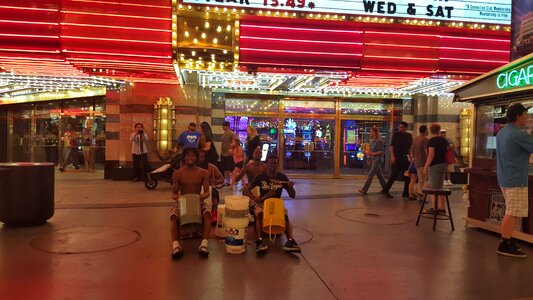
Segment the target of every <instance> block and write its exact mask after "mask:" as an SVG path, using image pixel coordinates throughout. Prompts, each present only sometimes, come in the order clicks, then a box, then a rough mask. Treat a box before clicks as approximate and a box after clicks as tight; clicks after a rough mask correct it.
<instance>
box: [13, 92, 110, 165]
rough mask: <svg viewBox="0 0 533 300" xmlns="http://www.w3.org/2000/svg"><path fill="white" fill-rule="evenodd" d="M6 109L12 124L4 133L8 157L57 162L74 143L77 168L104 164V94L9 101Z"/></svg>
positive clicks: (17, 159) (21, 159) (15, 159)
mask: <svg viewBox="0 0 533 300" xmlns="http://www.w3.org/2000/svg"><path fill="white" fill-rule="evenodd" d="M6 111H10V112H11V116H12V117H11V118H10V120H8V121H7V122H8V123H9V122H10V123H11V126H12V128H13V131H12V132H11V133H9V132H8V137H7V141H8V143H7V148H8V150H7V153H8V155H7V160H8V161H33V162H52V163H56V164H59V163H62V162H63V160H64V159H65V155H66V152H67V151H66V150H67V149H68V148H69V147H70V148H73V147H74V148H75V149H76V151H77V156H76V157H77V159H78V160H77V162H78V164H79V166H80V168H82V169H85V168H86V169H90V170H93V169H95V168H96V167H95V164H97V165H98V166H99V167H98V168H101V167H103V163H104V162H105V98H103V97H99V98H86V99H73V100H63V101H49V102H37V103H29V104H19V105H10V106H9V107H8V108H7V109H6ZM67 132H68V134H66V133H67ZM66 136H68V138H65V137H66ZM73 157H74V156H73ZM73 157H72V158H73ZM86 160H87V161H88V162H90V164H89V165H86V164H85V161H86Z"/></svg>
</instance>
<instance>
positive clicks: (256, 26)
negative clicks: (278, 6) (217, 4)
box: [241, 24, 363, 34]
mask: <svg viewBox="0 0 533 300" xmlns="http://www.w3.org/2000/svg"><path fill="white" fill-rule="evenodd" d="M241 27H251V28H264V29H281V30H298V31H319V32H344V33H357V34H361V33H363V32H362V31H352V30H335V29H318V28H301V27H281V26H264V25H249V24H241Z"/></svg>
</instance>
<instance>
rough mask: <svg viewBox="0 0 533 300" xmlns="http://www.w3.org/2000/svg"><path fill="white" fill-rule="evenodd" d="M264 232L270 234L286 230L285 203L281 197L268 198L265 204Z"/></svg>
mask: <svg viewBox="0 0 533 300" xmlns="http://www.w3.org/2000/svg"><path fill="white" fill-rule="evenodd" d="M263 232H265V233H268V234H270V235H274V234H282V233H283V232H285V205H284V204H283V200H281V199H279V198H268V199H266V200H265V203H264V205H263Z"/></svg>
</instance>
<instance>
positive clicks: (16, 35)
mask: <svg viewBox="0 0 533 300" xmlns="http://www.w3.org/2000/svg"><path fill="white" fill-rule="evenodd" d="M0 36H12V37H31V38H41V39H58V38H59V36H55V35H31V34H12V33H0Z"/></svg>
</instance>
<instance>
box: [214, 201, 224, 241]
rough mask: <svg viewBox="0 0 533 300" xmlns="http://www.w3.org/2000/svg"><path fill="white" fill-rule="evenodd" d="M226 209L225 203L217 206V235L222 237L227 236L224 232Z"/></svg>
mask: <svg viewBox="0 0 533 300" xmlns="http://www.w3.org/2000/svg"><path fill="white" fill-rule="evenodd" d="M225 211H226V205H225V204H219V205H218V207H217V227H216V229H215V235H216V236H218V237H221V238H225V237H226V233H225V232H224V213H225Z"/></svg>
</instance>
